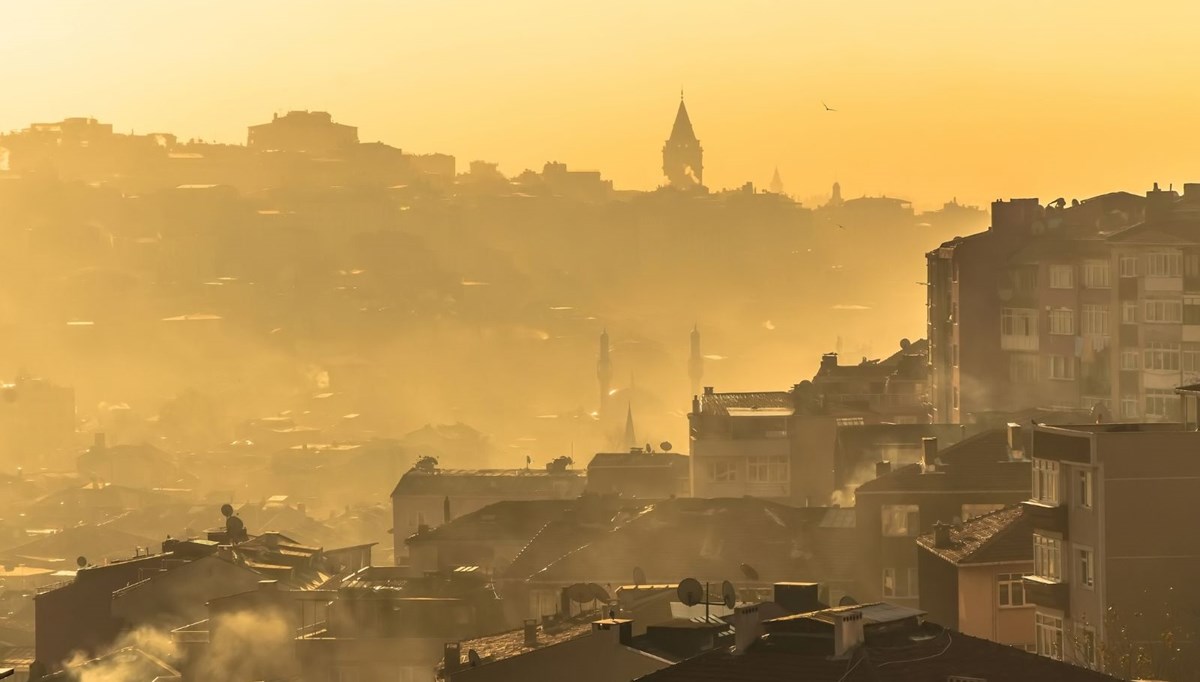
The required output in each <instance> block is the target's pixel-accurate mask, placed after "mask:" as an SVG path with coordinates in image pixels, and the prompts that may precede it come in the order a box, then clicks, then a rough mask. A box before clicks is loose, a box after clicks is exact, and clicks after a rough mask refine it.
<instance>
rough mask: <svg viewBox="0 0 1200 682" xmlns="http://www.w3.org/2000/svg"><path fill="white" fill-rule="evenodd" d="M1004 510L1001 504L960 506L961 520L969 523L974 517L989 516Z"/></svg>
mask: <svg viewBox="0 0 1200 682" xmlns="http://www.w3.org/2000/svg"><path fill="white" fill-rule="evenodd" d="M1001 509H1004V505H1002V504H964V505H963V506H962V520H963V521H970V520H971V519H973V518H975V517H976V516H983V515H984V514H991V513H992V512H994V511H999V510H1001Z"/></svg>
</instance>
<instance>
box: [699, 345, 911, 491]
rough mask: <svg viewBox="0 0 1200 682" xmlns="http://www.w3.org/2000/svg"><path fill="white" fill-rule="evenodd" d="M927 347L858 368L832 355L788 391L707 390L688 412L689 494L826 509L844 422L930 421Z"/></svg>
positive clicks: (863, 364)
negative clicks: (809, 377)
mask: <svg viewBox="0 0 1200 682" xmlns="http://www.w3.org/2000/svg"><path fill="white" fill-rule="evenodd" d="M924 349H925V345H924V342H917V343H913V344H905V346H904V347H903V348H901V350H900V351H899V352H897V353H896V354H894V355H892V356H891V357H889V358H886V359H883V360H877V361H864V362H862V363H861V364H858V365H839V364H838V357H837V355H836V354H832V353H831V354H827V355H825V356H823V357H822V358H821V367H820V369H819V370H818V372H817V374H816V375H815V376H814V378H813V379H812V381H805V382H802V383H799V384H797V385H795V386H794V387H793V388H792V390H790V391H763V392H748V393H717V392H715V391H714V390H713V389H712V387H706V388H705V389H704V393H703V394H701V395H699V396H696V397H695V398H694V399H693V400H692V411H691V413H690V414H689V415H688V422H689V425H690V429H691V436H690V445H691V455H692V456H691V479H692V491H691V492H692V495H693V496H695V497H742V496H744V495H750V496H754V497H763V498H767V499H771V500H775V501H778V502H785V503H789V504H796V505H799V506H808V505H822V504H825V503H826V502H827V501H828V500H829V499H830V496H831V495H832V494H833V492H834V490H835V476H834V469H835V463H834V450H835V446H836V441H837V429H838V426H839V425H851V424H853V425H859V424H879V423H908V424H913V423H918V422H924V421H927V417H926V415H925V403H924V399H925V392H924V376H925V375H924V373H923V371H922V369H923V364H924V362H923V355H924Z"/></svg>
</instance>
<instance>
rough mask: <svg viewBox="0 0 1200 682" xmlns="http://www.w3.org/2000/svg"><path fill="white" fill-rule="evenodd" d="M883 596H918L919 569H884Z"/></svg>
mask: <svg viewBox="0 0 1200 682" xmlns="http://www.w3.org/2000/svg"><path fill="white" fill-rule="evenodd" d="M883 596H884V597H901V598H906V599H908V598H913V597H916V596H917V569H915V568H907V569H905V568H900V569H896V568H885V569H883Z"/></svg>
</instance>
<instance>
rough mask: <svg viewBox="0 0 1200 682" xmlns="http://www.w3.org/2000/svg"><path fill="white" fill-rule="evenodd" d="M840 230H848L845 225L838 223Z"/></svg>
mask: <svg viewBox="0 0 1200 682" xmlns="http://www.w3.org/2000/svg"><path fill="white" fill-rule="evenodd" d="M838 229H839V230H844V229H846V226H845V225H843V224H841V223H838Z"/></svg>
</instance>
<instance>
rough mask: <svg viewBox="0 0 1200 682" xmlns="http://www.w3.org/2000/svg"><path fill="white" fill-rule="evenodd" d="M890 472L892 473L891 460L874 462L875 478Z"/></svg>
mask: <svg viewBox="0 0 1200 682" xmlns="http://www.w3.org/2000/svg"><path fill="white" fill-rule="evenodd" d="M890 473H892V463H891V462H889V461H888V460H886V459H885V460H883V461H881V462H875V478H879V477H880V476H887V475H888V474H890Z"/></svg>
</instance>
